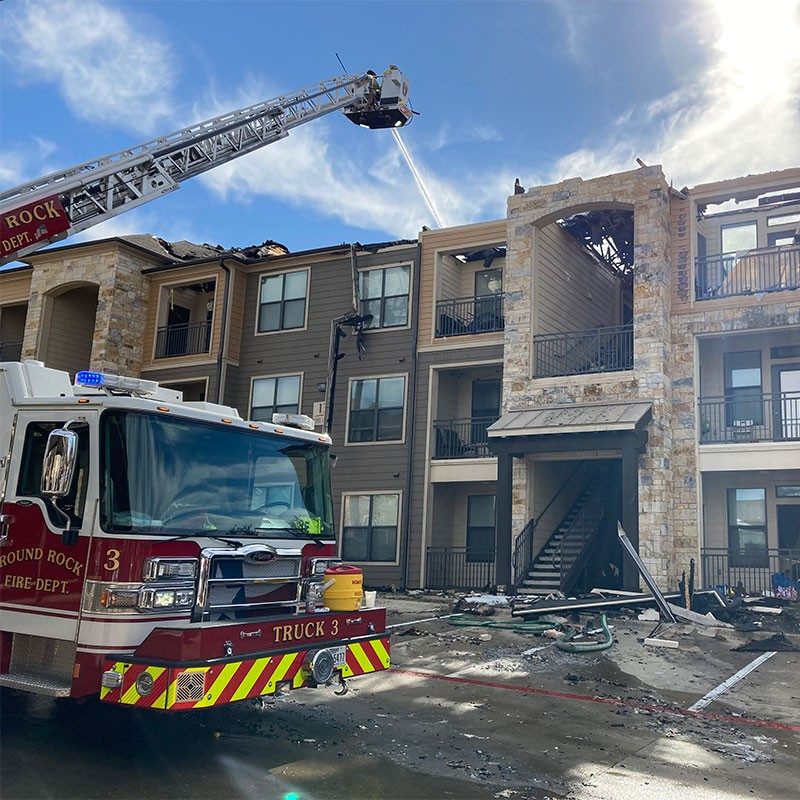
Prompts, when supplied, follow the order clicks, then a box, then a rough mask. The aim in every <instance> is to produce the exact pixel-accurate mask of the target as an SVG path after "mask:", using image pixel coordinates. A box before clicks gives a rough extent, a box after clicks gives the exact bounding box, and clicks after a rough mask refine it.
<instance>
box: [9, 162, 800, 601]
mask: <svg viewBox="0 0 800 800" xmlns="http://www.w3.org/2000/svg"><path fill="white" fill-rule="evenodd" d="M799 236H800V169H792V170H785V171H783V172H779V173H771V174H767V175H758V176H748V177H746V178H741V179H734V180H729V181H723V182H720V183H717V184H709V185H704V186H697V187H694V188H693V189H691V190H689V189H684V190H681V191H676V190H674V189H673V188H672V187H670V186H669V185H668V183H667V182H666V180H665V178H664V175H663V174H662V172H661V169H660V168H659V167H644V168H641V169H636V170H632V171H629V172H623V173H618V174H614V175H609V176H604V177H601V178H596V179H593V180H586V181H584V180H581V179H580V178H575V179H571V180H567V181H564V182H562V183H559V184H555V185H550V186H539V187H534V188H531V189H529V190H528V191H527V192H526V193H524V194H520V195H515V196H513V197H511V198H509V201H508V216H507V218H506V219H504V220H496V221H491V222H484V223H478V224H474V225H465V226H460V227H455V228H448V229H444V230H431V231H429V230H423V231H422V232H421V233H420V236H419V240H418V241H400V242H385V243H377V244H375V245H369V246H366V245H352V246H351V245H348V244H344V245H337V246H333V247H328V248H321V249H317V250H310V251H305V252H299V253H288V252H287V251H286V248H283V247H282V246H280V245H278V244H276V243H274V242H265V243H264V244H263V245H260V246H257V247H252V248H245V249H242V250H227V251H224V250H222V249H221V248H216V247H209V246H207V245H194V244H192V243H188V242H182V243H168V242H163V241H162V240H157V239H154V238H153V237H151V236H136V237H123V238H119V239H110V240H104V241H100V242H92V243H87V244H80V245H69V246H66V247H59V248H53V249H51V250H47V251H45V252H41V253H38V254H36V255H34V256H32V257H30V259H29V262H30V266H28V267H23V268H19V269H15V270H9V271H5V272H2V273H0V350H2V358H3V359H13V358H17V357H23V358H40V359H42V360H44V361H45V362H46V363H48V364H49V365H52V366H56V367H59V368H62V369H67V370H68V371H70V372H74V371H76V370H78V369H82V368H85V367H87V366H89V365H90V366H91V367H92V368H96V369H105V370H108V371H114V372H124V373H126V374H134V375H141V376H143V377H147V378H151V379H154V380H157V381H159V382H160V383H163V384H167V385H170V386H173V387H175V388H178V389H180V390H181V391H183V392H184V396H185V398H186V399H189V400H195V401H200V402H202V401H203V400H206V399H207V400H210V401H214V402H222V403H224V404H228V405H230V406H233V407H235V408H237V409H238V410H239V411H240V413H241V414H242V416H245V417H249V418H252V419H270V418H271V415H272V413H273V412H280V411H299V412H302V413H305V414H309V415H311V416H314V417H315V419H316V420H317V422H318V424H319V425H320V426H321V427H322V426H327V425H328V424H329V419H328V416H329V411H330V410H331V409H332V419H331V420H330V423H331V425H332V427H331V433H332V435H333V438H334V442H335V452H336V454H337V456H338V460H337V465H336V469H335V470H334V494H335V511H336V515H337V516H336V518H337V520H338V523H339V540H340V551H341V554H342V557H343V558H345V559H346V560H347V561H349V562H352V563H357V564H360V565H362V566H363V568H364V571H365V577H366V580H367V582H368V583H369V584H371V585H375V586H387V585H397V586H407V587H420V586H424V587H430V588H459V589H471V588H474V589H481V588H484V587H488V586H495V585H500V586H502V587H504V588H507V589H508V590H510V591H517V592H528V593H547V592H551V591H556V590H558V591H563V592H567V593H569V592H575V591H580V590H583V589H587V588H591V587H592V586H593V585H610V586H622V587H625V588H631V589H632V588H638V585H639V576H638V574H637V571H636V569H635V566H634V565H633V564H632V562H631V561H630V560H629V559H628V558H627V557H626V556H624V555H623V552H622V550H621V548H620V546H619V543H618V539H617V536H616V525H617V522H618V521H620V522H621V523H622V524H623V526H624V528H625V530H626V532H627V534H628V536H629V538H630V539H631V541H632V542H633V543H634V545H635V546H636V547H637V548H638V551H639V553H640V555H641V556H642V558H643V560H644V562H645V564H646V565H647V566H648V568H649V569H650V570H651V572H652V573H653V574H654V575H655V576H656V578H657V580H658V581H659V582H660V583H661V585H662V586H664V587H674V586H675V585H676V583H677V580H678V578H679V577H680V574H681V572H683V571H684V570H688V568H689V563H690V560H691V559H695V561H696V562H698V566H699V568H700V569H701V570H702V574H701V576H700V580H702V581H703V582H705V583H709V584H713V585H722V586H731V587H732V586H736V584H737V583H739V582H742V583H743V584H744V585H745V587H746V588H749V589H756V590H758V589H768V588H771V586H772V576H773V574H774V573H776V572H777V573H782V574H784V575H786V576H789V577H794V578H795V579H796V578H798V577H800V574H798V571H799V570H800V564H798V558H799V557H800V554H798V550H800V532H799V529H800V239H799V238H798V237H799ZM339 356H341V358H339Z"/></svg>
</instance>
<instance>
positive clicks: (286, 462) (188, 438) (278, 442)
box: [0, 361, 389, 711]
mask: <svg viewBox="0 0 800 800" xmlns="http://www.w3.org/2000/svg"><path fill="white" fill-rule="evenodd" d="M330 448H331V440H330V437H329V436H328V435H327V434H325V433H319V432H317V431H315V430H314V424H313V421H312V420H310V419H309V418H308V417H303V416H301V415H275V417H274V418H273V422H272V423H268V422H251V421H246V420H243V419H242V418H241V417H240V416H239V414H238V413H237V412H236V411H235V410H234V409H233V408H229V407H225V406H221V405H215V404H212V403H189V402H183V399H182V395H181V393H180V392H177V391H174V390H171V389H168V388H165V387H160V386H159V385H158V384H157V383H155V382H152V381H147V380H142V379H139V378H127V377H121V376H116V375H110V374H104V373H99V372H88V371H86V372H80V373H78V374H77V376H76V378H75V381H74V383H73V382H72V381H71V380H70V377H69V376H68V375H67V374H66V373H64V372H61V371H58V370H53V369H49V368H47V367H45V366H44V365H43V364H42V363H41V362H37V361H26V362H23V363H17V362H6V363H0V512H1V513H0V611H1V612H2V613H0V685H2V686H8V687H13V688H16V689H22V690H27V691H31V692H36V693H40V694H44V695H49V696H52V697H73V698H78V697H86V696H90V695H97V694H99V697H100V699H101V700H102V701H103V702H106V703H114V704H117V705H123V706H133V707H137V708H153V709H160V710H162V711H184V710H193V709H201V708H208V707H211V706H219V705H224V704H227V703H233V702H237V701H240V700H247V699H257V698H261V699H264V698H269V697H274V696H275V695H281V694H284V693H287V692H290V691H294V690H296V689H300V688H303V687H324V686H328V687H332V688H333V690H334V692H336V693H341V692H343V691H345V690H346V688H347V684H346V681H347V680H348V679H350V678H352V677H356V676H360V675H364V674H367V673H372V672H378V671H381V670H386V669H388V667H389V639H388V635H387V632H386V625H385V610H384V609H382V608H363V607H358V608H356V609H355V610H353V611H331V610H329V609H328V608H326V607H325V606H324V604H323V603H324V597H325V586H326V584H327V583H328V579H329V577H330V576H331V575H332V574H335V573H336V572H337V565H338V564H339V563H340V562H339V559H337V558H336V547H335V536H334V523H333V507H332V501H331V489H330V476H331V466H332V458H331V452H330ZM339 569H341V567H340V568H339Z"/></svg>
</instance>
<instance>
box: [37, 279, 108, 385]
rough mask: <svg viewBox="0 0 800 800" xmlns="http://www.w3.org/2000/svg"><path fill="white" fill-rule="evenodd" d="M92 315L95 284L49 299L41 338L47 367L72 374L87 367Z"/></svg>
mask: <svg viewBox="0 0 800 800" xmlns="http://www.w3.org/2000/svg"><path fill="white" fill-rule="evenodd" d="M96 314H97V288H96V287H87V286H82V287H80V288H77V289H72V290H71V291H68V292H65V293H64V294H62V295H59V296H58V297H52V298H49V313H48V320H49V321H48V322H47V323H46V328H45V331H44V337H43V339H42V341H43V347H42V349H43V351H44V362H45V364H46V365H47V366H48V367H52V368H53V369H62V370H64V371H66V372H69V373H70V374H72V375H74V374H75V372H77V371H78V370H81V369H88V368H89V367H90V366H91V364H90V362H91V357H92V339H93V337H94V323H95V315H96Z"/></svg>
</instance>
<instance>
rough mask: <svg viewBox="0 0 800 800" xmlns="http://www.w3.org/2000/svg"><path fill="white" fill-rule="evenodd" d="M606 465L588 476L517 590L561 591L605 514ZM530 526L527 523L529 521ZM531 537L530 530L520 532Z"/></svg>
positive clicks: (531, 592) (530, 565)
mask: <svg viewBox="0 0 800 800" xmlns="http://www.w3.org/2000/svg"><path fill="white" fill-rule="evenodd" d="M608 477H609V470H608V467H602V468H600V469H598V471H597V472H596V473H595V474H594V475H593V476H592V478H591V479H590V480H589V482H588V483H587V484H586V486H585V487H584V489H583V491H582V492H581V493H580V495H578V497H577V498H576V500H575V502H574V503H573V504H572V506H571V507H570V509H569V511H568V512H567V513H566V515H565V516H564V518H563V519H562V520H561V522H560V523H559V524H558V526H557V527H556V528H555V530H554V531H553V532H552V533H551V534H550V537H549V539H548V540H547V542H546V543H545V545H544V547H542V549H541V550H540V551H539V552H538V553H537V554H536V556H535V558H534V559H533V561H532V563H530V564H529V565H528V569H527V571H526V574H524V575H523V576H522V580H521V581H520V582H519V584H518V587H517V592H518V593H519V594H527V595H548V594H552V593H553V592H560V591H563V588H562V587H563V579H564V577H565V575H566V574H567V573H568V572H569V571H570V569H571V568H572V566H573V565H574V564H575V563H576V562H577V561H578V560H579V559H580V558H581V555H582V554H583V551H584V549H585V548H586V547H587V545H588V544H589V541H590V540H591V537H592V536H593V534H594V532H595V531H596V530H597V528H598V527H599V525H600V523H601V521H602V519H603V516H604V515H605V506H606V500H607V496H608V483H609V481H608ZM529 525H530V523H529ZM526 533H527V534H528V535H529V536H532V533H533V531H532V530H531V531H530V532H528V531H527V528H526V531H523V535H526Z"/></svg>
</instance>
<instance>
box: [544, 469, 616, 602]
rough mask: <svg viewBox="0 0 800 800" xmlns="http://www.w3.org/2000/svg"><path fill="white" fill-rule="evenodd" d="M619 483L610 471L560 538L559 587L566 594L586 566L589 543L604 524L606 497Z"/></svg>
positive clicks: (611, 493) (610, 494)
mask: <svg viewBox="0 0 800 800" xmlns="http://www.w3.org/2000/svg"><path fill="white" fill-rule="evenodd" d="M616 484H617V477H616V475H615V473H614V472H611V473H609V475H608V476H607V478H606V480H604V481H601V482H600V484H599V485H598V486H597V488H596V489H595V490H594V492H593V493H592V495H591V497H590V498H589V499H588V500H587V501H586V503H585V504H584V506H583V508H582V509H581V511H580V512H579V514H578V515H577V516H576V517H575V519H574V520H573V521H572V523H571V524H570V526H569V528H568V529H567V530H566V531H565V533H564V535H563V536H562V537H561V542H560V543H559V547H558V558H559V588H560V589H561V591H562V592H564V593H565V594H566V593H567V591H568V590H569V589H570V588H571V586H572V584H573V583H574V580H575V577H576V575H577V574H578V573H579V572H580V570H581V569H583V567H584V565H585V563H586V560H587V558H588V554H589V551H590V546H591V544H592V543H593V542H594V540H595V538H596V536H597V535H598V533H599V532H600V530H601V529H602V527H603V523H604V521H605V519H606V515H607V512H608V508H607V500H608V498H609V497H611V496H613V491H612V487H613V486H615V485H616Z"/></svg>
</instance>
